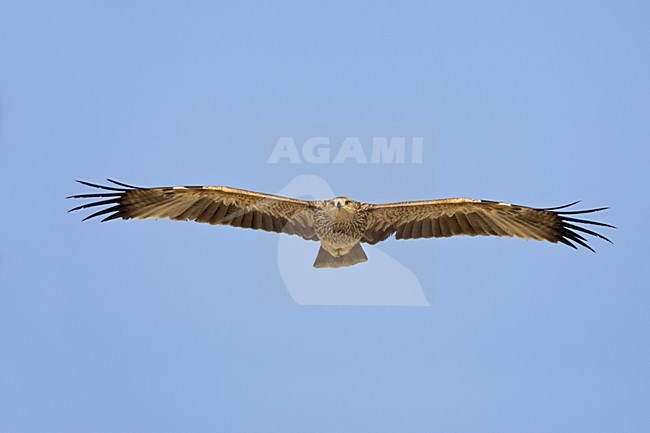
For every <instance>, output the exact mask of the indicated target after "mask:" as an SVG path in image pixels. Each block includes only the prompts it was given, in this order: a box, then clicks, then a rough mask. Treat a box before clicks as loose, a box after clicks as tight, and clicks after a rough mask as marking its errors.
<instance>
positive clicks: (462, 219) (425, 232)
mask: <svg viewBox="0 0 650 433" xmlns="http://www.w3.org/2000/svg"><path fill="white" fill-rule="evenodd" d="M576 203H578V202H575V203H571V204H568V205H566V206H560V207H556V208H548V209H535V208H530V207H526V206H518V205H514V204H508V203H497V202H493V201H486V200H474V199H469V198H453V199H445V200H431V201H414V202H403V203H388V204H379V205H372V204H371V205H368V207H367V212H368V228H367V229H366V233H365V235H364V237H363V239H362V241H363V242H367V243H370V244H375V243H377V242H379V241H383V240H384V239H386V238H388V237H389V236H391V235H392V234H393V233H394V234H395V237H396V238H397V239H418V238H431V237H449V236H456V235H469V236H477V235H479V236H506V237H512V236H514V237H518V238H522V239H534V240H538V241H549V242H553V243H557V242H561V243H563V244H566V245H569V246H570V247H573V248H576V246H575V244H578V245H582V246H583V247H585V248H588V249H590V250H591V251H593V249H592V248H591V247H590V246H589V245H587V239H586V238H585V237H584V236H582V235H581V234H580V233H584V234H587V235H590V236H595V237H598V238H601V239H604V240H606V241H608V242H610V243H611V241H610V240H609V239H607V238H606V237H605V236H603V235H601V234H599V233H596V232H594V231H592V230H589V229H587V228H585V227H582V226H581V225H584V224H591V225H596V226H601V227H611V228H614V226H611V225H609V224H604V223H600V222H595V221H589V220H585V219H578V218H574V217H573V215H579V214H586V213H591V212H598V211H601V210H604V209H607V208H598V209H588V210H581V211H564V210H562V209H566V208H567V207H570V206H573V205H574V204H576Z"/></svg>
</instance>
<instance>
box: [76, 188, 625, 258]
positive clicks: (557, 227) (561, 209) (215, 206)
mask: <svg viewBox="0 0 650 433" xmlns="http://www.w3.org/2000/svg"><path fill="white" fill-rule="evenodd" d="M107 181H108V182H110V183H111V184H112V185H111V186H107V185H98V184H95V183H90V182H86V181H80V180H79V181H77V182H79V183H81V184H83V185H86V186H89V187H92V188H97V189H99V190H102V191H99V192H93V193H89V194H77V195H72V196H69V197H67V198H73V199H101V200H94V201H91V202H87V203H85V204H82V205H80V206H77V207H74V208H72V209H70V210H69V212H72V211H77V210H80V209H87V208H92V207H96V206H105V207H104V208H103V209H101V210H99V211H97V212H95V213H93V214H91V215H88V216H87V217H85V218H84V219H83V220H84V221H85V220H87V219H90V218H94V217H99V216H102V215H106V216H105V217H104V218H103V219H102V222H103V221H109V220H114V219H117V218H122V219H132V218H136V219H145V218H169V219H171V220H175V221H196V222H199V223H208V224H218V225H229V226H233V227H241V228H247V229H254V230H265V231H269V232H276V233H285V234H288V235H295V236H300V237H302V238H303V239H305V240H309V241H317V242H320V249H319V251H318V255H317V256H316V261H315V262H314V267H315V268H342V267H348V266H353V265H356V264H359V263H363V262H365V261H367V260H368V258H367V257H366V254H365V252H364V251H363V248H362V247H361V244H362V243H367V244H371V245H374V244H376V243H378V242H381V241H384V240H386V239H388V238H389V237H390V236H392V235H395V238H396V239H419V238H440V237H450V236H456V235H468V236H501V237H517V238H521V239H532V240H537V241H548V242H552V243H558V242H559V243H562V244H565V245H568V246H570V247H572V248H575V249H577V246H581V247H584V248H587V249H589V250H591V251H594V249H593V248H591V246H589V245H588V244H587V238H586V237H585V236H584V235H589V236H593V237H597V238H600V239H603V240H605V241H607V242H610V243H611V241H610V240H609V239H607V238H606V237H605V236H603V235H601V234H600V233H597V232H595V231H593V230H590V229H588V228H586V227H584V226H585V225H592V226H600V227H609V228H615V227H614V226H612V225H610V224H605V223H602V222H596V221H591V220H587V219H582V218H576V217H575V216H576V215H583V214H588V213H592V212H599V211H602V210H605V209H607V208H605V207H602V208H596V209H587V210H572V211H569V210H567V208H569V207H571V206H574V205H575V204H577V203H578V202H573V203H569V204H567V205H564V206H558V207H554V208H532V207H527V206H520V205H515V204H510V203H501V202H496V201H489V200H477V199H471V198H448V199H441V200H426V201H406V202H397V203H383V204H372V203H363V202H359V201H355V200H352V199H350V198H348V197H343V196H341V197H334V198H332V199H330V200H313V201H308V200H298V199H295V198H290V197H282V196H279V195H273V194H264V193H260V192H253V191H247V190H243V189H237V188H231V187H227V186H172V187H157V188H142V187H137V186H132V185H127V184H125V183H122V182H118V181H115V180H111V179H107Z"/></svg>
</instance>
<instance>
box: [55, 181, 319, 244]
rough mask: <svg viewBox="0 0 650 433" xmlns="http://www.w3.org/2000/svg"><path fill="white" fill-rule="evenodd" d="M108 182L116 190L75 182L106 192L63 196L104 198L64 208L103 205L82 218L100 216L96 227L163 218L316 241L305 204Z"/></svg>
mask: <svg viewBox="0 0 650 433" xmlns="http://www.w3.org/2000/svg"><path fill="white" fill-rule="evenodd" d="M108 181H109V182H111V183H113V184H115V185H117V186H118V187H115V186H104V185H97V184H94V183H90V182H84V181H78V182H79V183H81V184H84V185H87V186H91V187H93V188H99V189H102V190H106V191H109V192H99V193H92V194H79V195H72V196H70V197H68V198H81V199H87V198H91V199H98V198H101V199H104V200H98V201H93V202H90V203H86V204H83V205H81V206H77V207H75V208H73V209H70V212H72V211H76V210H80V209H86V208H90V207H95V206H107V207H106V208H104V209H102V210H100V211H98V212H95V213H93V214H92V215H89V216H87V217H86V218H84V221H85V220H87V219H89V218H93V217H98V216H100V215H107V216H106V217H104V219H102V222H103V221H109V220H112V219H116V218H123V219H131V218H138V219H144V218H169V219H172V220H176V221H186V220H189V221H196V222H200V223H208V224H221V225H230V226H233V227H242V228H247V229H256V230H257V229H259V230H266V231H270V232H277V233H286V234H291V235H298V236H302V237H303V238H304V239H307V240H317V237H316V233H315V231H314V221H313V216H312V210H313V208H314V206H315V205H314V202H311V201H303V200H295V199H292V198H288V197H281V196H276V195H271V194H262V193H258V192H252V191H246V190H242V189H236V188H229V187H226V186H176V187H162V188H140V187H136V186H131V185H126V184H124V183H121V182H116V181H114V180H110V179H108Z"/></svg>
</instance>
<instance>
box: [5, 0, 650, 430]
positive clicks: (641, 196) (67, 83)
mask: <svg viewBox="0 0 650 433" xmlns="http://www.w3.org/2000/svg"><path fill="white" fill-rule="evenodd" d="M351 3H353V4H351ZM648 22H650V5H649V4H648V2H641V1H609V2H602V1H569V2H567V1H545V2H520V1H511V2H503V1H485V2H471V1H470V2H372V3H371V2H323V3H311V2H309V3H306V2H293V3H289V2H268V3H266V4H263V3H262V2H256V3H249V2H233V3H232V4H223V3H219V2H208V1H204V2H201V1H196V2H169V1H160V2H144V1H129V2H108V1H106V2H89V1H85V2H82V1H78V2H75V1H58V2H54V1H48V2H45V1H41V2H39V1H20V2H17V1H16V2H11V1H4V2H2V3H1V6H0V50H1V51H0V65H1V66H0V98H1V100H0V103H1V107H0V108H1V117H0V197H1V198H2V212H0V227H1V229H0V431H2V432H10V433H23V432H24V433H27V432H50V433H53V432H66V433H75V432H94V433H101V432H143V431H151V432H159V433H164V432H180V431H192V432H216V431H222V432H247V433H250V432H271V433H275V432H285V433H291V432H296V433H298V432H362V431H365V432H397V431H405V432H517V433H522V432H549V431H553V432H591V433H594V432H623V431H624V432H644V431H648V430H649V429H650V411H648V407H650V369H649V366H650V315H649V314H648V311H650V284H648V283H649V280H650V271H649V266H648V240H649V239H648V235H649V229H648V223H647V219H648V215H649V210H650V209H649V206H648V203H647V200H648V193H649V189H650V188H649V187H648V186H649V185H650V176H649V175H648V162H649V161H650V151H649V144H650V122H649V120H648V119H650V85H649V81H648V77H650V49H649V48H650V26H648ZM264 125H271V126H274V125H276V126H277V125H279V126H283V125H334V126H336V125H379V126H382V125H422V126H424V127H428V128H431V130H432V131H434V134H435V143H434V153H433V154H429V156H427V158H428V159H427V163H428V164H431V167H432V173H431V179H432V181H431V183H430V184H429V183H428V181H425V182H420V183H418V184H415V185H412V186H411V188H405V186H404V185H403V184H401V183H396V186H395V187H394V188H391V187H390V185H388V186H382V187H381V188H377V187H376V185H375V183H374V182H373V180H372V179H369V180H368V182H367V183H366V184H358V183H354V185H350V186H349V188H350V189H353V193H354V194H353V193H351V192H349V191H344V190H342V189H344V186H345V185H337V184H335V183H332V185H333V186H335V190H336V192H337V193H348V194H350V195H354V196H355V197H358V198H361V199H373V200H376V201H381V200H387V201H388V200H399V199H416V198H417V199H424V198H434V197H453V196H469V197H476V198H486V199H495V200H502V201H509V202H515V203H521V204H530V205H534V206H553V205H559V204H564V203H568V202H570V201H573V200H578V199H582V200H583V202H582V204H581V206H584V207H597V206H610V207H611V209H610V210H609V211H606V212H604V213H602V214H600V215H598V216H597V219H599V220H601V221H605V222H609V223H612V224H614V225H616V226H618V229H617V230H606V233H605V234H606V235H608V236H609V237H611V239H612V240H613V241H614V244H613V245H610V244H608V243H606V242H603V241H600V240H595V241H594V242H592V245H593V246H594V248H595V249H596V250H597V254H592V253H591V252H589V251H585V250H582V251H574V250H572V249H570V248H567V247H565V246H561V245H560V246H558V245H552V244H544V243H535V242H524V241H517V240H511V239H492V238H481V239H478V238H452V239H444V240H429V241H413V242H396V241H389V242H388V243H386V244H385V245H384V246H383V247H382V248H383V251H385V252H387V253H389V254H390V255H391V256H392V257H394V258H396V259H397V260H399V261H400V262H401V263H404V264H406V265H408V267H409V269H410V270H411V271H412V272H413V273H414V274H415V275H417V277H418V279H419V281H420V282H421V284H422V287H423V290H424V291H425V294H426V296H427V299H428V300H429V302H430V303H431V306H430V307H354V306H310V307H306V306H299V305H292V304H290V303H283V304H281V305H266V304H263V303H260V302H258V299H257V294H256V293H257V291H258V290H259V285H260V284H262V285H263V283H264V282H258V281H257V280H256V273H255V272H253V271H252V270H254V269H255V267H256V266H259V265H258V264H257V262H258V261H259V260H262V259H263V258H260V257H257V254H256V245H257V241H258V239H259V238H260V237H261V236H265V238H264V239H267V238H266V237H268V236H271V237H272V236H273V235H271V234H264V233H258V232H253V231H244V230H235V229H232V228H224V227H211V226H208V225H199V224H182V223H173V222H166V221H142V222H138V221H135V222H133V221H129V222H122V221H117V222H111V223H108V224H98V223H97V222H85V223H81V222H80V219H81V217H82V215H81V214H67V213H66V210H67V209H68V208H70V207H71V206H73V204H72V203H71V202H70V201H69V200H68V201H66V200H64V197H65V196H67V195H70V194H74V193H80V192H85V191H86V189H85V188H83V187H82V186H81V185H77V184H75V183H74V179H86V180H90V181H102V180H103V179H104V178H106V177H112V178H116V179H119V180H123V181H125V182H130V183H134V184H139V185H144V186H155V185H183V184H226V185H233V186H238V187H244V188H249V189H257V190H262V191H265V190H270V189H271V188H270V186H269V185H265V184H264V183H261V182H260V181H259V179H262V178H264V176H260V173H257V168H256V161H255V157H254V155H255V152H256V131H257V130H258V129H259V128H260V127H262V126H264ZM354 168H355V167H354V166H350V170H354ZM308 170H309V168H308V167H307V168H306V171H308ZM374 176H376V177H377V179H379V178H382V179H384V178H386V175H383V176H382V171H381V170H378V171H375V172H374ZM273 188H279V186H277V185H273ZM595 218H596V217H595ZM269 239H271V238H269ZM313 253H314V255H315V253H316V245H315V244H314V249H313ZM270 260H275V258H270Z"/></svg>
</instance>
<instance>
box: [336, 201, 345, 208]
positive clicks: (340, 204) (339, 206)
mask: <svg viewBox="0 0 650 433" xmlns="http://www.w3.org/2000/svg"><path fill="white" fill-rule="evenodd" d="M341 206H343V204H342V203H341V202H340V201H337V202H336V207H337V208H339V209H341Z"/></svg>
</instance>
